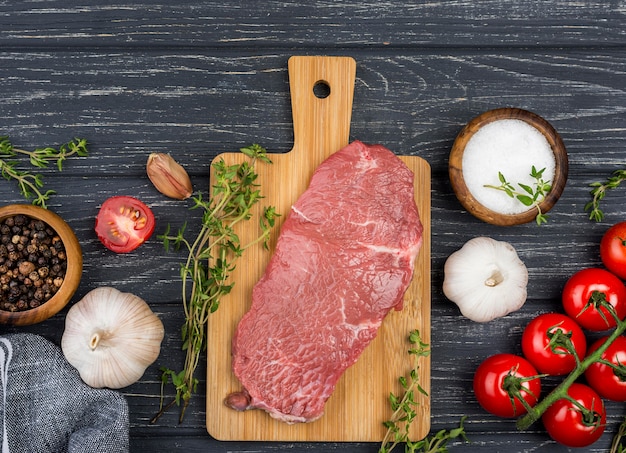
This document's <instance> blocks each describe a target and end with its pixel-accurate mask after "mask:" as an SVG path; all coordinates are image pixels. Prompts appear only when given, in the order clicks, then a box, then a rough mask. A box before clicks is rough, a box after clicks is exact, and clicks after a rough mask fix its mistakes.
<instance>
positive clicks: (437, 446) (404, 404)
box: [378, 330, 467, 453]
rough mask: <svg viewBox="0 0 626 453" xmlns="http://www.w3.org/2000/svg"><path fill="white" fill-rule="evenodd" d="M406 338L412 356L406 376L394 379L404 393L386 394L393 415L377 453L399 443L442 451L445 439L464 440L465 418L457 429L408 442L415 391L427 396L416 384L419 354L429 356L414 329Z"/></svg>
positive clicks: (411, 449)
mask: <svg viewBox="0 0 626 453" xmlns="http://www.w3.org/2000/svg"><path fill="white" fill-rule="evenodd" d="M408 340H409V343H411V347H410V348H409V350H408V353H409V355H410V356H411V357H412V358H413V366H412V368H411V371H410V372H409V378H408V379H407V378H406V377H404V376H400V377H399V378H398V382H399V383H400V385H401V386H402V389H403V390H404V394H403V395H402V396H400V395H396V394H395V393H393V392H391V393H390V394H389V404H390V406H391V410H392V411H393V414H392V415H391V418H390V419H389V420H387V421H385V422H384V423H383V424H384V426H385V427H386V428H387V432H386V434H385V437H384V438H383V440H382V442H381V445H380V449H379V450H378V453H390V452H391V451H392V450H393V449H394V448H395V447H396V446H398V445H399V444H401V443H404V444H405V447H404V451H405V453H415V452H423V453H444V452H447V451H448V449H447V447H446V445H447V443H448V441H449V440H451V439H454V438H457V437H462V438H463V439H465V440H467V439H466V438H465V430H464V428H463V422H464V420H465V418H466V417H463V418H462V419H461V423H460V426H459V427H458V428H455V429H453V430H451V431H447V430H441V431H438V432H437V433H436V434H434V435H433V436H429V437H426V438H425V439H422V440H419V441H415V442H413V441H411V439H410V438H409V430H410V428H411V423H413V421H414V419H415V417H416V416H417V412H416V408H417V406H418V404H419V403H418V402H417V401H416V393H415V392H419V393H422V394H423V395H428V393H427V392H426V390H424V388H423V387H422V386H421V385H420V384H419V376H418V373H419V362H420V358H421V357H426V356H428V355H430V350H429V349H428V344H426V343H424V342H423V341H422V339H421V336H420V333H419V331H418V330H413V331H411V332H410V333H409V338H408Z"/></svg>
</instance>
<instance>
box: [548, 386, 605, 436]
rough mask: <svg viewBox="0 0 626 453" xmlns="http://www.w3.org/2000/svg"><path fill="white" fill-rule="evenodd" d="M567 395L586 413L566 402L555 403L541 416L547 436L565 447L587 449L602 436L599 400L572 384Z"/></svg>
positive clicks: (601, 403) (587, 388)
mask: <svg viewBox="0 0 626 453" xmlns="http://www.w3.org/2000/svg"><path fill="white" fill-rule="evenodd" d="M567 394H568V395H569V397H570V398H572V399H573V400H574V401H577V402H578V403H579V404H580V405H581V406H583V407H584V408H585V409H586V415H583V412H582V411H581V408H579V407H577V406H575V405H574V404H573V403H572V401H569V400H566V399H563V398H562V399H560V400H557V401H556V402H555V403H554V404H552V405H551V406H550V407H549V408H548V409H547V410H546V411H545V412H544V414H543V416H542V417H541V420H542V421H543V425H544V426H545V428H546V430H547V431H548V434H550V437H552V438H553V439H554V440H556V441H557V442H559V443H560V444H563V445H566V446H568V447H586V446H587V445H591V444H592V443H594V442H595V441H596V440H598V439H599V438H600V436H602V433H603V432H604V428H605V425H606V410H605V408H604V403H603V402H602V398H600V395H598V394H597V393H596V392H594V391H593V389H591V387H588V386H586V385H584V384H579V383H574V384H572V385H571V386H570V388H569V389H568V390H567Z"/></svg>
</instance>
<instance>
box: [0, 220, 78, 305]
mask: <svg viewBox="0 0 626 453" xmlns="http://www.w3.org/2000/svg"><path fill="white" fill-rule="evenodd" d="M66 270H67V254H66V253H65V248H64V245H63V241H62V240H61V238H60V237H59V235H58V234H57V233H56V232H55V231H54V229H52V228H51V227H50V226H49V225H47V224H46V223H45V222H43V221H41V220H37V219H32V218H30V217H28V216H25V215H22V214H17V215H15V216H11V217H7V218H5V219H4V220H2V221H0V310H6V311H13V312H15V311H23V310H29V309H32V308H35V307H38V306H40V305H41V304H43V303H45V302H47V301H48V300H49V299H50V298H51V297H52V296H54V294H56V292H57V291H58V290H59V288H60V287H61V286H62V284H63V282H64V280H65V272H66Z"/></svg>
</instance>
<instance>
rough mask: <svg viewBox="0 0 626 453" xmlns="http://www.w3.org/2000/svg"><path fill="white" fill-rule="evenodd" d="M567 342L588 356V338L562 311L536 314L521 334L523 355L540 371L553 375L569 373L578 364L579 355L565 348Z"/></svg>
mask: <svg viewBox="0 0 626 453" xmlns="http://www.w3.org/2000/svg"><path fill="white" fill-rule="evenodd" d="M568 338H569V341H568V340H567V339H568ZM566 343H569V344H570V345H571V347H572V348H573V349H574V351H575V353H576V355H577V356H578V358H579V359H581V360H582V359H583V357H585V352H586V351H587V339H586V338H585V334H584V332H583V330H582V329H581V328H580V326H579V325H578V324H576V322H575V321H574V320H573V319H572V318H570V317H569V316H566V315H563V314H561V313H545V314H543V315H539V316H537V317H536V318H535V319H533V320H532V321H530V322H529V323H528V325H527V326H526V328H525V329H524V333H523V334H522V352H523V353H524V357H526V359H528V361H529V362H530V363H532V364H533V366H534V367H535V368H536V369H537V371H539V372H540V373H545V374H551V375H554V376H559V375H562V374H567V373H569V372H571V371H572V370H573V369H574V368H576V359H575V357H574V355H573V354H572V352H570V351H568V349H567V348H566V346H565V344H566Z"/></svg>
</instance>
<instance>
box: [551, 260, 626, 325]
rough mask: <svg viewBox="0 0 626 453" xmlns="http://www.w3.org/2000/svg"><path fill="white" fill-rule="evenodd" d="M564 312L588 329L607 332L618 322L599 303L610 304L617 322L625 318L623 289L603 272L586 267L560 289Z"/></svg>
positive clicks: (612, 276) (625, 309) (618, 280)
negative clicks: (617, 319)
mask: <svg viewBox="0 0 626 453" xmlns="http://www.w3.org/2000/svg"><path fill="white" fill-rule="evenodd" d="M562 299H563V307H564V308H565V312H566V313H567V314H568V315H569V316H570V317H571V318H573V319H574V320H575V321H576V322H577V323H578V324H580V326H581V327H583V328H584V329H588V330H595V331H600V330H607V329H610V328H612V327H615V326H616V324H617V322H616V321H615V318H614V317H613V315H611V313H610V312H609V310H608V309H607V308H606V307H605V306H602V304H604V305H607V304H610V305H611V306H612V307H613V310H614V311H615V314H616V315H617V316H618V317H619V319H624V317H625V316H626V286H624V283H623V282H622V281H621V280H620V279H619V278H618V277H617V276H615V275H614V274H612V273H610V272H609V271H607V270H605V269H599V268H587V269H582V270H580V271H578V272H576V273H575V274H574V275H572V276H571V277H570V278H569V280H568V281H567V282H566V283H565V287H564V288H563V294H562Z"/></svg>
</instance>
